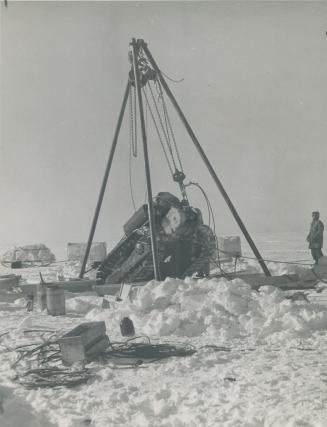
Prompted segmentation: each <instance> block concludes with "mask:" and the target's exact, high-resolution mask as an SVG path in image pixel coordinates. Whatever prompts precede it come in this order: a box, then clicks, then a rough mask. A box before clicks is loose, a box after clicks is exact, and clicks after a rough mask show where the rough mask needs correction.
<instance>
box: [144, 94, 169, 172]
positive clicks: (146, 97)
mask: <svg viewBox="0 0 327 427" xmlns="http://www.w3.org/2000/svg"><path fill="white" fill-rule="evenodd" d="M143 93H144V97H145V100H146V105H147V106H148V109H149V111H150V115H151V117H152V120H153V123H154V126H155V128H156V131H157V134H158V138H159V142H160V145H161V148H162V150H163V152H164V155H165V158H166V161H167V164H168V167H169V170H170V173H171V175H172V176H173V175H174V171H173V168H172V166H171V164H170V161H169V158H168V154H167V152H166V149H165V146H164V143H163V141H162V138H161V135H160V132H159V128H158V125H157V122H156V119H155V117H154V114H153V111H152V109H151V106H150V103H149V99H148V96H147V94H146V92H145V91H144V89H143Z"/></svg>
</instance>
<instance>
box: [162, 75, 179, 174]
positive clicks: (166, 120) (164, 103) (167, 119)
mask: <svg viewBox="0 0 327 427" xmlns="http://www.w3.org/2000/svg"><path fill="white" fill-rule="evenodd" d="M157 83H158V87H159V90H160V98H161V100H162V107H163V111H164V116H165V122H166V126H167V122H168V126H169V129H170V133H171V136H172V139H173V143H174V148H175V152H176V156H177V159H178V162H179V166H180V169H181V171H182V172H184V170H183V164H182V160H181V157H180V154H179V151H178V146H177V142H176V138H175V134H174V131H173V128H172V125H171V121H170V118H169V115H168V110H167V106H166V101H165V98H164V93H163V90H162V87H161V84H160V81H159V80H157ZM167 132H168V128H167Z"/></svg>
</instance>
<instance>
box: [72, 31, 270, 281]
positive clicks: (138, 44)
mask: <svg viewBox="0 0 327 427" xmlns="http://www.w3.org/2000/svg"><path fill="white" fill-rule="evenodd" d="M130 46H131V54H132V74H133V84H134V85H135V89H136V94H137V100H138V106H139V115H140V123H141V133H142V142H143V155H144V165H145V175H146V186H147V204H148V215H149V225H150V235H151V249H152V258H153V268H154V278H155V279H156V280H160V265H159V260H158V247H157V240H156V231H155V224H154V211H153V198H152V186H151V175H150V164H149V156H148V148H147V135H146V130H145V120H144V110H143V99H142V91H141V85H142V76H141V73H140V66H141V67H142V64H141V63H140V57H139V53H140V52H142V54H143V55H145V56H146V58H147V60H148V62H149V64H150V65H151V67H152V68H153V70H154V71H155V72H156V75H157V77H158V78H159V80H160V83H161V85H162V87H163V89H164V90H165V92H166V94H167V96H168V97H169V99H170V100H171V102H172V104H173V106H174V108H175V109H176V111H177V113H178V115H179V117H180V119H181V120H182V123H183V124H184V126H185V128H186V130H187V132H188V134H189V136H190V138H191V140H192V141H193V143H194V145H195V147H196V149H197V151H198V152H199V154H200V156H201V158H202V160H203V161H204V163H205V165H206V167H207V169H208V170H209V173H210V175H211V177H212V178H213V180H214V182H215V184H216V186H217V188H218V190H219V191H220V193H221V195H222V196H223V198H224V200H225V202H226V203H227V206H228V207H229V209H230V211H231V213H232V215H233V217H234V219H235V220H236V222H237V224H238V225H239V227H240V229H241V231H242V233H243V235H244V237H245V239H246V241H247V242H248V244H249V246H250V247H251V249H252V251H253V253H254V255H255V257H256V258H257V260H258V262H259V264H260V266H261V268H262V270H263V272H264V273H265V275H266V276H267V277H269V276H271V274H270V271H269V270H268V268H267V266H266V264H265V262H264V260H263V258H262V256H261V255H260V252H259V251H258V249H257V247H256V245H255V243H254V241H253V240H252V238H251V236H250V234H249V233H248V231H247V229H246V227H245V225H244V224H243V222H242V220H241V218H240V216H239V214H238V212H237V211H236V209H235V207H234V205H233V203H232V201H231V200H230V198H229V196H228V194H227V193H226V191H225V189H224V187H223V185H222V183H221V181H220V180H219V178H218V176H217V174H216V172H215V170H214V169H213V167H212V165H211V163H210V162H209V159H208V158H207V156H206V154H205V152H204V151H203V149H202V147H201V145H200V143H199V141H198V140H197V138H196V136H195V134H194V132H193V130H192V128H191V126H190V125H189V123H188V121H187V120H186V118H185V116H184V114H183V112H182V110H181V108H180V107H179V105H178V103H177V101H176V99H175V97H174V95H173V94H172V92H171V90H170V89H169V86H168V85H167V83H166V81H165V79H164V77H163V75H162V73H161V71H160V68H159V67H158V65H157V64H156V62H155V60H154V58H153V56H152V54H151V52H150V51H149V49H148V47H147V44H146V43H145V42H144V40H142V39H138V40H135V39H133V40H132V42H131V43H130ZM130 74H131V73H130ZM131 84H132V82H131V78H130V77H129V79H128V83H127V87H126V90H125V94H124V98H123V104H122V107H121V110H120V114H119V117H118V122H117V126H116V130H115V134H114V138H113V143H112V146H111V150H110V154H109V158H108V162H107V166H106V169H105V173H104V177H103V181H102V185H101V189H100V193H99V197H98V201H97V205H96V209H95V213H94V217H93V221H92V225H91V230H90V234H89V238H88V242H87V246H86V250H85V255H84V259H83V263H82V267H81V271H80V278H82V277H83V276H84V273H85V268H86V264H87V260H88V257H89V254H90V249H91V245H92V242H93V237H94V233H95V229H96V225H97V222H98V218H99V213H100V209H101V205H102V201H103V196H104V193H105V189H106V185H107V181H108V177H109V173H110V169H111V165H112V161H113V157H114V153H115V150H116V146H117V141H118V136H119V132H120V128H121V124H122V120H123V117H124V112H125V109H126V104H127V99H128V94H129V88H130V85H131Z"/></svg>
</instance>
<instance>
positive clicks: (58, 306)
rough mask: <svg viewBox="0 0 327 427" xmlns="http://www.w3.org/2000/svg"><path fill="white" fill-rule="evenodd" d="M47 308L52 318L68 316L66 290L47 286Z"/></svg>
mask: <svg viewBox="0 0 327 427" xmlns="http://www.w3.org/2000/svg"><path fill="white" fill-rule="evenodd" d="M47 308H48V314H50V315H51V316H63V315H65V314H66V307H65V290H64V289H63V288H62V287H61V286H55V285H48V286H47Z"/></svg>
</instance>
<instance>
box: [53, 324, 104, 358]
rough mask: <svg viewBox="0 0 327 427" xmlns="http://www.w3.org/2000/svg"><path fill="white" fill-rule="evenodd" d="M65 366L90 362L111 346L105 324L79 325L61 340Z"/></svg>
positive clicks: (60, 344)
mask: <svg viewBox="0 0 327 427" xmlns="http://www.w3.org/2000/svg"><path fill="white" fill-rule="evenodd" d="M59 346H60V350H61V355H62V361H63V363H64V364H67V365H71V364H73V363H75V362H81V361H86V362H88V361H90V360H92V358H94V357H95V356H97V355H98V354H100V353H102V352H103V351H104V350H105V349H106V348H107V347H108V346H109V338H108V336H107V335H106V325H105V322H103V321H101V322H88V323H82V324H80V325H78V326H77V327H76V328H74V329H72V330H71V331H69V332H68V333H67V334H65V335H64V336H63V337H62V338H60V339H59Z"/></svg>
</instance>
